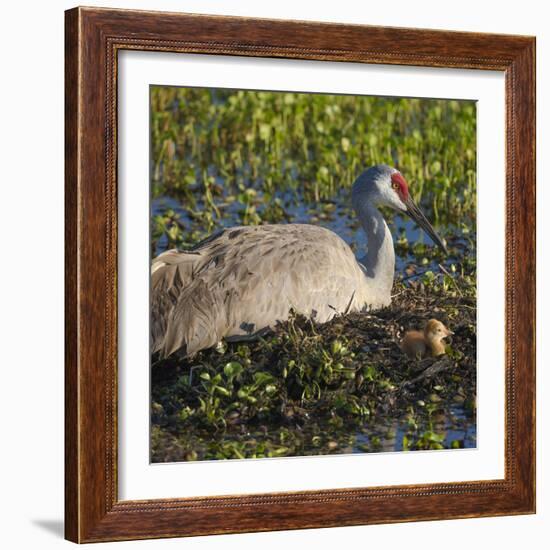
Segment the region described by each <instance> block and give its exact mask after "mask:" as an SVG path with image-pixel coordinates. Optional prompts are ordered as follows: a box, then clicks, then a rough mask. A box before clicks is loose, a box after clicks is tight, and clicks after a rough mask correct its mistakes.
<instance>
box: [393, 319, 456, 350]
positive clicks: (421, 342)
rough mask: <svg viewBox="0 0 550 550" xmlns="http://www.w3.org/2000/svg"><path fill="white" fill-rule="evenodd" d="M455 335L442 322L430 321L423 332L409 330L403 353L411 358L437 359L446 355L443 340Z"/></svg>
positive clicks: (402, 342) (402, 343)
mask: <svg viewBox="0 0 550 550" xmlns="http://www.w3.org/2000/svg"><path fill="white" fill-rule="evenodd" d="M451 334H453V332H452V331H450V330H449V329H448V328H447V327H446V326H445V325H444V324H443V323H442V322H441V321H438V320H437V319H430V320H429V321H428V322H427V323H426V327H425V328H424V331H423V332H420V331H419V330H409V331H408V332H407V333H405V336H404V338H403V340H402V341H401V351H403V353H406V354H407V355H408V356H409V357H412V358H415V357H421V358H424V357H427V356H429V355H432V356H433V357H437V356H438V355H443V354H444V353H445V343H444V342H443V340H444V339H445V338H447V336H450V335H451Z"/></svg>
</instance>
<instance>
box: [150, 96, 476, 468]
mask: <svg viewBox="0 0 550 550" xmlns="http://www.w3.org/2000/svg"><path fill="white" fill-rule="evenodd" d="M475 121H476V117H475V104H474V103H473V102H458V101H447V100H419V99H391V98H378V97H353V96H334V95H321V94H315V95H312V94H297V93H281V92H243V91H233V90H207V89H189V88H173V87H153V88H151V150H152V157H151V191H152V213H151V216H152V217H151V247H152V250H151V252H152V255H153V256H154V255H156V254H158V253H160V252H162V251H163V250H166V249H167V248H172V247H179V248H182V249H184V248H187V247H190V246H192V245H194V244H196V243H197V242H199V241H200V240H202V239H203V238H205V237H207V236H208V235H210V234H211V233H213V232H214V231H216V230H217V229H220V228H223V227H229V226H234V225H254V224H261V223H289V222H306V223H314V224H320V225H323V226H325V227H328V228H330V229H332V230H333V231H335V232H336V233H338V234H339V235H340V236H341V237H342V238H344V239H345V240H346V241H347V242H348V243H349V244H350V246H351V247H352V249H353V250H355V251H357V252H358V255H359V254H360V251H361V250H362V249H364V247H365V246H366V242H365V236H364V234H363V232H362V231H361V230H360V228H359V226H358V223H357V220H356V219H355V216H354V214H353V212H352V211H351V205H350V200H349V194H350V188H351V185H352V183H353V181H354V179H355V178H356V177H357V175H358V174H359V173H360V172H361V171H362V170H363V169H365V168H366V167H368V166H370V165H372V164H377V163H387V164H390V165H394V166H396V167H397V168H399V169H400V170H401V171H402V172H403V174H404V175H405V176H406V178H407V180H408V181H409V183H410V184H411V193H412V195H413V197H414V198H415V200H417V201H418V202H419V203H421V205H422V207H423V208H424V210H425V211H426V213H427V215H428V217H430V218H431V220H432V221H433V222H434V225H436V227H437V229H438V231H439V232H440V234H442V236H444V237H445V238H446V240H447V243H448V249H449V254H448V255H447V256H443V255H442V253H441V252H440V251H439V250H438V249H436V248H435V247H433V246H432V244H431V243H430V242H429V239H428V238H427V237H423V235H422V234H421V232H420V231H419V230H418V229H417V228H416V227H415V226H414V225H413V224H412V223H411V222H409V221H407V220H405V219H401V218H399V217H395V218H394V217H393V216H390V217H388V218H387V219H388V221H389V222H390V228H391V229H392V232H393V235H394V242H395V248H396V254H397V265H396V279H395V284H394V290H393V300H392V304H391V306H390V307H388V308H385V309H382V310H379V311H372V312H369V313H364V314H352V315H346V316H339V317H336V318H335V319H333V320H332V321H331V322H329V323H326V324H324V325H315V324H313V323H312V322H311V321H309V320H308V319H305V318H303V317H300V316H293V317H292V318H291V319H290V320H288V321H287V322H285V323H281V324H280V325H279V326H278V327H277V330H276V331H275V332H274V333H273V334H270V335H267V336H265V337H264V338H262V339H259V340H257V341H254V342H250V343H224V344H223V346H221V347H220V348H217V349H209V350H204V351H201V352H199V353H198V354H197V355H196V356H194V357H193V358H190V359H177V358H175V357H170V358H168V359H166V360H164V361H160V362H158V361H156V360H155V358H153V366H152V384H151V389H152V396H151V398H152V402H151V422H152V426H151V435H152V442H151V443H152V446H151V454H152V460H153V461H154V462H166V461H181V460H204V459H222V458H251V457H256V458H259V457H277V456H296V455H315V454H332V453H351V452H377V451H382V450H386V451H389V450H423V449H443V448H462V447H472V446H475V444H476V422H475V419H476V395H475V388H476V227H475V215H476V180H475V169H476V168H475V162H476V148H475V134H476V133H475ZM432 317H435V318H438V319H440V320H441V321H443V322H444V323H445V325H446V326H448V327H450V328H451V329H452V330H453V331H454V333H455V334H454V336H453V338H452V342H451V343H450V345H449V346H448V348H447V354H446V355H445V356H442V357H439V358H427V359H423V360H419V359H409V358H407V357H406V356H405V355H404V354H403V353H402V352H401V351H400V349H399V346H398V343H399V340H400V338H401V337H402V335H403V333H404V331H406V330H408V329H412V328H421V327H422V325H423V323H425V322H426V321H427V320H428V319H429V318H432Z"/></svg>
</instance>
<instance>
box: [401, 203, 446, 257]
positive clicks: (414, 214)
mask: <svg viewBox="0 0 550 550" xmlns="http://www.w3.org/2000/svg"><path fill="white" fill-rule="evenodd" d="M404 202H405V206H406V207H407V210H406V213H407V214H408V215H409V216H410V217H411V218H412V219H413V220H414V221H415V222H416V223H417V225H418V226H419V227H421V228H422V229H423V230H424V231H425V232H426V233H427V234H428V235H429V236H430V238H431V239H432V241H433V242H434V243H435V244H436V245H437V246H439V248H441V250H442V251H443V252H444V253H445V254H448V251H447V247H446V246H445V243H444V242H443V240H442V239H441V237H440V236H439V235H438V234H437V233H436V232H435V229H434V228H433V227H432V224H431V223H430V222H429V221H428V218H426V216H425V215H424V213H423V212H422V210H420V208H418V206H416V204H415V202H414V201H413V200H412V198H411V196H410V195H409V196H408V197H407V200H406V201H404Z"/></svg>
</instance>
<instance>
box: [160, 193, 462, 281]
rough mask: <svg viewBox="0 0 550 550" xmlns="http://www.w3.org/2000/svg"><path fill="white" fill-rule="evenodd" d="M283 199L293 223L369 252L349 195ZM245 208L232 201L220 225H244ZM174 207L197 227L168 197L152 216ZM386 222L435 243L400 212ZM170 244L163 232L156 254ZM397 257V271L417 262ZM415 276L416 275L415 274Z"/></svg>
mask: <svg viewBox="0 0 550 550" xmlns="http://www.w3.org/2000/svg"><path fill="white" fill-rule="evenodd" d="M279 199H280V200H281V203H282V205H283V208H284V211H285V214H286V217H287V219H288V220H289V221H290V223H314V224H316V225H320V226H322V227H326V228H327V229H330V230H331V231H334V232H335V233H336V234H337V235H339V236H340V237H342V238H343V239H344V240H345V241H346V242H347V243H348V244H349V245H350V246H351V248H352V250H353V251H354V252H355V256H356V258H357V259H359V258H361V257H363V256H364V255H365V253H366V249H367V238H366V235H365V233H364V231H363V229H362V228H361V226H360V224H359V221H358V220H357V218H356V217H355V214H354V212H353V210H352V209H351V207H350V206H349V205H348V203H347V201H346V198H345V197H343V198H342V199H341V200H338V201H336V202H333V203H322V204H320V205H318V206H317V207H312V205H306V204H304V203H303V202H301V201H298V200H296V199H295V198H292V197H291V196H290V195H289V194H288V193H286V194H283V195H281V196H279ZM260 203H261V201H260ZM327 205H328V206H327ZM201 208H203V205H202V204H199V205H198V207H197V209H198V210H200V209H201ZM243 208H244V205H243V204H242V203H240V202H239V201H238V200H237V201H234V202H231V203H230V204H228V205H227V206H226V207H225V208H223V210H222V212H223V218H221V219H220V220H217V222H218V226H219V227H233V226H236V225H242V220H241V212H242V209H243ZM170 210H172V211H173V212H175V213H176V214H177V215H178V216H179V221H180V222H181V223H182V224H183V225H184V227H185V228H190V227H192V226H193V224H194V222H193V218H192V216H191V215H190V213H189V210H188V209H187V208H185V207H184V206H183V205H182V204H181V203H180V202H179V201H177V200H175V199H173V198H171V197H168V196H165V197H159V198H156V199H153V200H152V202H151V214H152V216H161V215H165V214H166V212H167V211H170ZM386 221H387V223H388V225H389V227H390V230H391V231H392V235H393V238H394V241H395V240H396V239H397V238H398V237H403V236H404V237H405V238H406V240H407V241H408V242H409V243H417V242H421V243H426V244H428V245H433V243H432V242H431V240H430V238H429V237H428V236H426V235H425V234H424V232H423V231H422V229H420V228H419V227H418V226H417V225H416V224H415V223H414V221H412V220H411V219H410V218H408V217H405V216H401V215H399V214H396V215H394V216H393V217H392V218H388V219H387V220H386ZM282 223H285V222H282ZM219 227H218V229H219ZM442 229H443V231H442ZM436 230H437V231H439V232H440V234H441V235H444V236H445V237H448V236H449V235H452V236H453V238H454V240H455V243H456V242H459V243H460V242H462V243H463V244H465V241H464V239H463V238H462V232H461V230H460V229H459V228H458V227H456V226H447V227H445V228H437V227H436ZM167 247H168V238H167V236H166V235H162V236H161V237H160V238H159V239H158V241H157V242H156V246H155V249H154V251H153V252H154V255H155V256H156V255H158V254H160V253H161V252H164V251H165V250H166V249H167ZM458 259H459V258H457V257H456V256H453V255H452V254H451V255H449V256H448V257H446V258H445V259H444V260H442V263H443V265H444V266H445V267H449V266H450V265H451V264H453V263H455V262H456V261H457V260H458ZM395 260H396V271H397V273H403V271H404V270H405V268H406V267H407V265H409V264H411V263H416V259H415V258H414V256H412V255H400V254H399V253H397V254H396V258H395ZM428 269H431V270H437V269H438V262H437V261H428V262H427V263H425V264H424V265H423V266H422V270H421V273H423V272H425V271H426V270H428ZM412 278H414V276H413V277H412Z"/></svg>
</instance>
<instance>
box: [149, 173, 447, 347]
mask: <svg viewBox="0 0 550 550" xmlns="http://www.w3.org/2000/svg"><path fill="white" fill-rule="evenodd" d="M395 174H399V172H398V171H397V170H395V169H394V168H390V167H388V166H385V165H378V166H374V167H372V168H370V169H369V170H367V171H366V172H364V173H363V174H361V176H359V178H357V180H356V182H355V183H354V185H353V190H352V204H353V207H354V209H355V211H356V212H357V215H358V217H359V219H360V220H361V223H362V225H363V228H364V230H365V232H366V233H367V239H368V241H367V243H368V250H367V254H366V256H365V257H364V258H363V259H362V260H361V261H360V262H358V261H357V260H356V258H355V255H354V254H353V252H352V250H351V249H350V247H349V246H348V245H347V244H346V243H345V242H344V241H343V240H342V239H341V238H340V237H339V236H338V235H336V234H335V233H334V232H332V231H330V230H328V229H325V228H323V227H319V226H316V225H308V224H281V225H261V226H248V227H233V228H230V229H225V230H223V231H221V232H220V233H217V234H214V235H212V236H211V237H209V238H208V239H206V240H204V241H202V242H201V243H199V244H197V245H196V246H195V247H194V248H192V249H191V250H189V251H178V250H169V251H167V252H164V253H162V254H160V255H159V256H158V257H157V258H155V259H154V260H153V263H152V267H151V273H152V300H151V339H152V352H153V353H155V352H160V354H161V356H163V357H166V356H168V355H170V354H172V353H173V352H175V351H177V350H180V349H181V350H183V351H184V353H185V354H186V355H188V356H191V355H193V354H195V353H196V352H197V351H199V350H201V349H205V348H208V347H211V346H214V345H216V344H217V343H218V342H219V341H220V340H222V338H225V339H229V340H231V339H246V338H251V337H254V336H257V335H258V334H260V333H262V332H264V331H266V330H268V329H270V328H273V327H274V326H275V324H276V323H277V321H284V320H286V319H288V316H289V314H290V312H291V311H295V312H296V313H301V314H303V315H306V316H308V317H311V318H313V319H314V320H315V321H317V322H320V323H323V322H326V321H328V320H330V319H332V318H333V317H334V316H335V315H336V314H340V313H347V312H350V311H362V310H366V309H370V308H379V307H383V306H386V305H388V304H389V303H390V299H391V297H390V292H391V288H392V284H393V278H394V270H395V255H394V250H393V240H392V237H391V233H390V231H389V229H388V226H387V224H386V222H385V220H384V218H383V217H382V215H381V214H380V212H379V211H378V208H377V207H378V206H381V205H385V206H390V207H392V208H394V209H396V210H400V211H402V212H405V213H408V214H410V215H411V217H413V218H414V219H415V220H416V221H417V222H418V223H419V225H421V226H422V227H424V229H426V230H427V231H428V233H429V234H430V235H431V236H432V238H434V240H435V241H436V242H437V244H438V245H440V246H441V247H443V248H444V245H443V243H442V241H441V240H440V239H439V237H438V236H437V235H436V234H435V232H434V230H433V228H432V227H431V225H430V224H429V222H428V221H427V220H426V218H425V217H424V216H423V215H422V213H421V212H420V211H419V210H418V208H417V207H416V205H414V203H413V202H412V200H411V199H410V197H409V196H408V192H407V191H405V195H403V193H402V192H401V191H400V192H398V191H399V190H397V191H396V189H397V188H396V187H395V185H396V184H395V182H394V183H393V184H392V177H393V176H394V175H395ZM399 177H400V178H401V179H402V176H401V175H400V174H399ZM402 181H403V182H404V180H403V179H402ZM392 185H393V188H392ZM404 185H405V189H406V183H405V184H404ZM426 224H427V225H426Z"/></svg>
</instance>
